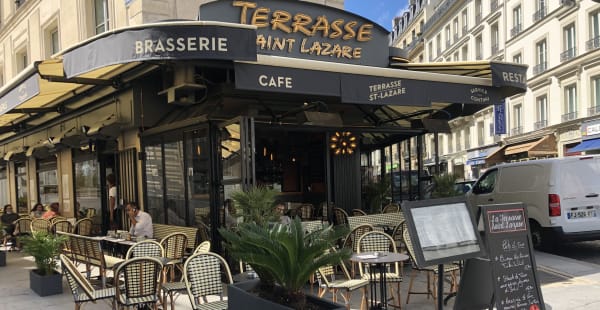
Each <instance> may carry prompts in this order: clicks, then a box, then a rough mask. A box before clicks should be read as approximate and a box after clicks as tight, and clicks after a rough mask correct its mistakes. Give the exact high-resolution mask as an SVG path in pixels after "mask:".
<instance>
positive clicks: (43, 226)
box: [31, 219, 51, 232]
mask: <svg viewBox="0 0 600 310" xmlns="http://www.w3.org/2000/svg"><path fill="white" fill-rule="evenodd" d="M50 225H51V224H50V221H48V220H46V219H33V220H31V232H38V231H43V232H49V231H50Z"/></svg>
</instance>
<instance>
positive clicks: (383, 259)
mask: <svg viewBox="0 0 600 310" xmlns="http://www.w3.org/2000/svg"><path fill="white" fill-rule="evenodd" d="M408 259H409V257H408V255H406V254H400V253H395V252H363V253H354V254H352V257H350V261H353V262H357V263H363V264H369V265H370V266H369V282H370V288H371V309H387V308H388V304H387V301H388V298H387V277H386V273H387V264H391V263H399V262H403V261H407V260H408ZM377 270H379V290H380V292H379V295H380V299H381V301H380V302H379V304H377V283H376V282H375V281H374V279H375V275H376V273H377Z"/></svg>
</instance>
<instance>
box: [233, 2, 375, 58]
mask: <svg viewBox="0 0 600 310" xmlns="http://www.w3.org/2000/svg"><path fill="white" fill-rule="evenodd" d="M232 6H233V7H235V8H237V9H239V13H240V15H239V22H240V24H250V25H254V26H256V27H257V28H267V27H268V28H270V30H272V31H275V32H277V31H279V32H281V36H278V35H277V34H275V35H264V34H259V35H258V36H257V39H256V44H257V46H258V47H259V48H260V49H262V50H270V51H284V52H285V51H287V52H288V53H291V52H293V51H298V52H300V53H302V54H308V55H315V56H327V57H334V58H343V59H359V58H361V55H362V48H361V47H358V46H356V44H360V43H363V42H368V41H370V40H371V39H372V31H373V28H374V27H373V24H370V23H360V22H358V21H356V20H344V19H340V18H338V19H332V20H330V18H328V17H327V16H326V15H319V16H310V15H308V14H304V13H295V14H292V13H290V12H288V11H285V10H280V9H275V10H273V9H271V8H269V7H259V6H258V4H257V3H255V2H250V1H233V2H232ZM288 34H300V35H301V36H304V37H306V38H303V39H301V40H297V37H296V38H289V37H286V35H288ZM336 39H337V40H341V41H342V42H339V43H337V42H332V41H331V40H336Z"/></svg>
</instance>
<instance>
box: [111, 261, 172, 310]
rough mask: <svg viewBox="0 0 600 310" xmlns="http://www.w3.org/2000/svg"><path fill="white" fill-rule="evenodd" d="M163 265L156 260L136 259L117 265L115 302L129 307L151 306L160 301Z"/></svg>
mask: <svg viewBox="0 0 600 310" xmlns="http://www.w3.org/2000/svg"><path fill="white" fill-rule="evenodd" d="M162 269H163V264H162V262H161V261H160V260H159V259H158V258H154V257H137V258H132V259H129V260H126V261H124V262H123V263H121V264H119V266H118V267H117V270H116V271H115V287H116V301H117V304H118V305H121V306H126V307H131V306H134V305H136V306H138V309H139V307H140V306H141V305H145V306H151V305H152V306H153V305H156V303H157V302H158V301H159V300H160V284H161V283H162V274H163V273H162Z"/></svg>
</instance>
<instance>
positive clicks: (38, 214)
mask: <svg viewBox="0 0 600 310" xmlns="http://www.w3.org/2000/svg"><path fill="white" fill-rule="evenodd" d="M45 212H46V211H45V210H44V205H43V204H41V203H39V202H38V203H36V204H35V206H33V208H32V209H31V214H30V216H31V218H32V219H41V218H42V216H43V215H44V213H45Z"/></svg>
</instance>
